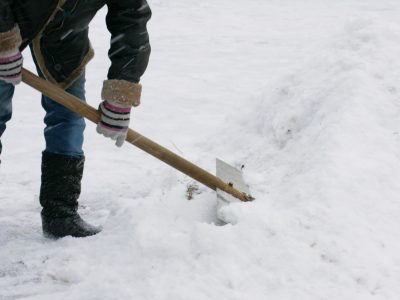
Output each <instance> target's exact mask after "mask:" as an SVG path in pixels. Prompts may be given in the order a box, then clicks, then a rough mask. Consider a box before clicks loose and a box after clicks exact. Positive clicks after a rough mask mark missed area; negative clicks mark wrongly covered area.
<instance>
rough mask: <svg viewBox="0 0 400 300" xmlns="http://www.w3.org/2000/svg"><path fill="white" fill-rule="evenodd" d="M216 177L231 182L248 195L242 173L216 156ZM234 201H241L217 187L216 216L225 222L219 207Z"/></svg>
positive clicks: (247, 188)
mask: <svg viewBox="0 0 400 300" xmlns="http://www.w3.org/2000/svg"><path fill="white" fill-rule="evenodd" d="M217 177H219V178H220V179H222V180H223V181H224V182H226V183H229V184H230V185H231V184H232V185H233V187H235V188H236V189H238V190H240V191H242V192H244V193H246V194H247V195H250V190H249V187H248V186H247V184H246V183H245V182H244V179H243V173H242V171H241V170H238V169H236V168H235V167H232V166H231V165H229V164H227V163H226V162H224V161H222V160H220V159H218V158H217ZM235 202H241V201H240V200H239V199H237V198H235V197H233V196H232V195H230V194H228V193H225V192H224V191H222V190H220V189H218V188H217V217H218V219H220V220H221V221H223V222H225V223H227V220H225V218H224V216H223V215H222V214H221V208H222V207H224V206H226V205H228V204H230V203H235Z"/></svg>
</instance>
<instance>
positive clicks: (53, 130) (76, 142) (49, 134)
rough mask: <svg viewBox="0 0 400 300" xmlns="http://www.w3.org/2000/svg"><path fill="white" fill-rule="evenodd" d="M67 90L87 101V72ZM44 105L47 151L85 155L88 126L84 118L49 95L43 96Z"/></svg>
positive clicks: (74, 155)
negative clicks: (84, 138) (84, 137)
mask: <svg viewBox="0 0 400 300" xmlns="http://www.w3.org/2000/svg"><path fill="white" fill-rule="evenodd" d="M67 92H69V93H70V94H72V95H74V96H76V97H78V98H79V99H81V100H82V101H85V74H82V76H81V77H79V78H78V79H77V80H76V81H75V82H74V83H73V85H72V86H71V87H69V88H68V89H67ZM42 106H43V108H44V109H45V111H46V116H45V118H44V122H45V124H46V127H45V129H44V137H45V140H46V149H45V152H50V153H54V154H63V155H69V156H73V157H81V156H83V155H84V153H83V149H82V146H83V132H84V130H85V126H86V125H85V120H84V118H83V117H81V116H80V115H78V114H77V113H75V112H73V111H71V110H69V109H68V108H66V107H64V106H62V105H61V104H58V103H56V102H54V101H53V100H51V99H50V98H48V97H47V96H42Z"/></svg>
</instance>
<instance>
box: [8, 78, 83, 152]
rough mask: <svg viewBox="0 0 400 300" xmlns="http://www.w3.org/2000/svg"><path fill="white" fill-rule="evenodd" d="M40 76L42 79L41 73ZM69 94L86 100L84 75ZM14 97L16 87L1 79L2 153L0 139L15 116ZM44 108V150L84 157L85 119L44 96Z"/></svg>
mask: <svg viewBox="0 0 400 300" xmlns="http://www.w3.org/2000/svg"><path fill="white" fill-rule="evenodd" d="M38 73H39V76H41V77H42V74H41V72H40V70H38ZM17 88H18V87H17ZM66 91H67V92H69V93H71V94H72V95H74V96H76V97H78V98H80V99H81V100H83V101H85V74H82V75H81V77H79V78H78V79H77V80H76V81H75V82H74V83H73V84H72V86H70V87H69V88H68V89H67V90H66ZM13 95H14V86H13V85H12V84H8V83H6V82H4V81H1V80H0V153H1V150H2V144H1V136H2V134H3V133H4V131H5V129H6V123H7V121H9V120H10V119H11V115H12V98H13ZM42 107H43V108H44V110H45V111H46V115H45V117H44V123H45V129H44V137H45V141H46V148H45V151H47V152H51V153H56V154H64V155H70V156H82V155H83V149H82V145H83V132H84V130H85V120H84V119H83V118H82V117H81V116H80V115H78V114H76V113H74V112H72V111H70V110H69V109H67V108H65V107H64V106H62V105H60V104H58V103H56V102H54V101H53V100H51V99H50V98H48V97H46V96H44V95H42Z"/></svg>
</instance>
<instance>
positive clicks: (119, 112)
mask: <svg viewBox="0 0 400 300" xmlns="http://www.w3.org/2000/svg"><path fill="white" fill-rule="evenodd" d="M131 108H132V105H130V104H128V105H124V104H120V103H115V102H112V101H107V100H104V101H103V102H102V103H101V104H100V106H99V110H100V112H101V119H100V122H99V123H98V124H97V128H96V130H97V132H98V133H100V134H102V135H104V136H105V137H108V138H111V139H112V140H114V141H115V145H117V146H118V147H121V146H122V144H123V143H124V141H125V138H126V135H127V133H128V127H129V121H130V115H131Z"/></svg>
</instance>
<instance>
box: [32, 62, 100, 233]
mask: <svg viewBox="0 0 400 300" xmlns="http://www.w3.org/2000/svg"><path fill="white" fill-rule="evenodd" d="M37 69H38V73H39V76H41V77H43V76H42V74H41V72H40V69H39V68H38V67H37ZM67 91H68V92H69V93H71V94H73V95H74V96H76V97H78V98H80V99H82V100H83V101H84V100H85V74H83V75H82V76H81V77H80V78H78V79H77V80H76V81H75V82H74V83H73V85H72V86H71V87H70V88H68V89H67ZM42 106H43V108H44V109H45V111H46V115H45V118H44V122H45V125H46V127H45V129H44V136H45V141H46V148H45V150H44V151H43V153H42V183H41V187H40V196H39V200H40V204H41V205H42V207H43V209H42V212H41V217H42V228H43V233H44V235H46V236H48V237H54V238H60V237H64V236H68V235H71V236H74V237H85V236H89V235H94V234H96V233H98V232H100V230H101V229H100V228H98V227H94V226H91V225H90V224H87V223H86V222H85V221H84V220H82V219H81V217H80V216H79V214H78V198H79V196H80V192H81V181H82V176H83V169H84V162H85V157H84V153H83V150H82V145H83V132H84V129H85V121H84V119H83V118H82V117H81V116H80V115H78V114H76V113H74V112H72V111H70V110H69V109H67V108H65V107H64V106H62V105H60V104H58V103H56V102H54V101H53V100H52V99H50V98H48V97H46V96H44V95H43V96H42Z"/></svg>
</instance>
